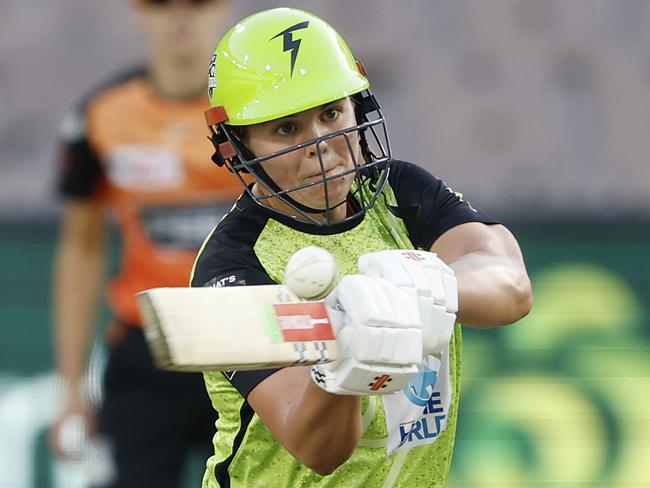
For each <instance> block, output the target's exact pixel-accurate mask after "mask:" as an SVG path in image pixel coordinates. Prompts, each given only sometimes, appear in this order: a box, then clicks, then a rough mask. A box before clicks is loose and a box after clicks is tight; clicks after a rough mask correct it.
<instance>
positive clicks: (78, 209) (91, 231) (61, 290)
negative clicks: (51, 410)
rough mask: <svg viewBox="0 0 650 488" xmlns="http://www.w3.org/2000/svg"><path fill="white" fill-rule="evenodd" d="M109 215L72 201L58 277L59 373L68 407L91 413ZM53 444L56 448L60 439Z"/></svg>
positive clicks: (59, 251)
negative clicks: (89, 367)
mask: <svg viewBox="0 0 650 488" xmlns="http://www.w3.org/2000/svg"><path fill="white" fill-rule="evenodd" d="M105 237H106V220H105V214H104V209H103V208H102V207H101V206H100V205H98V204H96V203H92V202H88V201H82V200H73V201H70V202H69V203H67V204H66V207H65V210H64V214H63V220H62V224H61V229H60V235H59V242H58V248H57V252H56V259H55V263H54V273H53V281H52V298H53V305H54V310H53V315H54V317H53V322H54V346H55V358H56V368H57V371H58V374H59V375H60V376H61V377H62V378H63V379H64V381H65V382H66V387H67V391H66V397H65V399H64V407H63V409H64V410H63V412H62V414H61V415H60V417H59V419H58V421H57V422H56V423H55V425H54V427H53V432H52V436H53V437H56V435H57V430H58V425H59V424H60V423H61V421H62V420H64V419H65V417H66V416H67V415H69V414H76V413H82V414H85V413H86V411H87V409H88V405H86V399H85V397H84V392H83V381H82V380H83V376H84V372H85V370H86V364H87V359H88V354H89V349H90V344H91V341H92V336H93V324H94V322H95V313H96V311H97V306H98V302H99V297H100V291H101V285H102V282H103V275H104V258H105V252H106V250H105V248H106V244H105V241H106V239H105ZM53 444H54V446H53V447H55V450H56V442H54V439H53Z"/></svg>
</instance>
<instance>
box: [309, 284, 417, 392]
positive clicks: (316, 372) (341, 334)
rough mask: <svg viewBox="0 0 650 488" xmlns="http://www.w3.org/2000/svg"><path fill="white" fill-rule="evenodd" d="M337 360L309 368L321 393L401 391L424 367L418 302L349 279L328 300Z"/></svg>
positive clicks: (385, 286) (381, 286) (392, 287)
mask: <svg viewBox="0 0 650 488" xmlns="http://www.w3.org/2000/svg"><path fill="white" fill-rule="evenodd" d="M326 303H327V305H328V307H329V308H330V318H331V320H332V322H333V325H334V328H335V331H336V341H337V346H338V350H339V359H338V360H337V361H334V362H333V363H329V364H319V365H316V366H314V367H313V368H312V379H313V380H314V382H315V383H316V384H317V385H319V386H320V387H321V388H323V389H325V390H326V391H329V392H331V393H338V394H356V395H367V394H379V393H390V392H394V391H398V390H401V389H402V388H404V387H405V386H406V385H408V382H409V381H410V379H411V378H412V377H413V375H414V374H416V373H417V372H418V369H417V365H418V364H419V363H420V362H421V361H422V330H421V325H420V319H419V312H418V307H417V304H416V301H415V300H414V298H413V297H411V296H409V294H408V293H405V292H404V291H402V290H399V289H398V288H397V287H396V286H395V285H393V284H392V283H390V282H388V281H386V280H383V279H381V278H372V277H369V276H363V275H349V276H345V277H343V279H341V281H340V283H339V285H338V286H337V287H336V289H335V290H334V291H333V292H332V293H331V294H330V296H328V298H327V300H326Z"/></svg>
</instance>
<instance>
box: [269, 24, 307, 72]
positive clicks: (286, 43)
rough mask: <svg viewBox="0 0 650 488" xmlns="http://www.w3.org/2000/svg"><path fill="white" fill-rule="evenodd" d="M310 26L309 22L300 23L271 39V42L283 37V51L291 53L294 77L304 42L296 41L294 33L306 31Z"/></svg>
mask: <svg viewBox="0 0 650 488" xmlns="http://www.w3.org/2000/svg"><path fill="white" fill-rule="evenodd" d="M308 26H309V21H308V20H307V21H305V22H299V23H297V24H296V25H292V26H291V27H289V28H288V29H285V30H283V31H282V32H278V33H277V34H276V35H274V36H273V37H271V39H269V41H272V40H273V39H276V38H278V37H280V36H282V39H283V51H284V52H285V53H286V52H287V51H291V76H293V68H294V67H295V65H296V59H298V51H299V50H300V43H301V42H302V39H294V38H293V33H294V31H297V30H300V29H306V28H307V27H308Z"/></svg>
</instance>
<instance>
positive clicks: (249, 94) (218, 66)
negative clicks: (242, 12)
mask: <svg viewBox="0 0 650 488" xmlns="http://www.w3.org/2000/svg"><path fill="white" fill-rule="evenodd" d="M369 86H370V83H369V82H368V79H367V78H366V75H365V71H364V69H363V67H362V66H361V64H360V63H358V62H357V61H355V59H354V56H353V55H352V53H351V51H350V48H349V47H348V45H347V43H346V42H345V40H344V39H343V38H342V37H341V36H340V34H339V33H338V32H337V31H336V30H334V28H333V27H332V26H330V25H329V24H328V23H326V22H325V21H323V20H322V19H320V18H319V17H317V16H315V15H314V14H311V13H309V12H305V11H303V10H298V9H293V8H275V9H270V10H264V11H261V12H258V13H256V14H253V15H251V16H249V17H247V18H245V19H243V20H241V21H240V22H239V23H237V24H236V25H234V26H233V27H232V28H231V29H230V30H229V31H228V32H227V33H226V34H225V35H224V37H223V38H222V39H221V41H220V42H219V44H218V45H217V47H216V49H215V51H214V53H213V55H212V59H211V61H210V67H209V72H208V96H209V99H210V106H211V108H210V109H208V110H206V112H205V115H206V121H207V122H208V126H209V127H210V130H211V137H210V139H211V141H212V143H213V144H214V146H215V154H214V155H213V157H212V160H213V161H214V162H215V163H216V164H217V165H219V166H223V165H226V166H227V167H228V169H230V170H231V171H232V172H234V173H235V174H236V175H237V176H239V177H240V179H241V181H242V183H243V184H244V188H245V189H246V191H247V193H248V194H249V195H250V196H251V198H253V199H254V200H255V201H256V203H258V204H260V205H262V206H264V207H268V208H269V209H270V210H272V211H273V212H274V213H276V214H277V213H281V214H283V215H284V217H290V218H291V219H294V220H295V219H297V220H300V221H302V222H305V223H308V224H315V225H316V226H318V227H322V226H331V225H332V224H333V223H332V222H329V219H325V223H323V221H322V220H319V219H315V218H313V217H312V215H313V214H315V213H323V212H325V213H327V209H325V211H324V210H323V209H312V208H308V207H305V206H304V205H302V204H300V203H299V202H297V201H295V200H294V199H293V198H292V197H291V192H292V191H297V190H300V189H301V187H298V188H291V189H286V188H283V189H281V188H279V187H278V186H277V185H276V184H275V182H274V181H273V180H271V179H270V178H269V177H268V175H267V174H266V173H265V172H264V170H263V168H262V165H261V164H260V163H262V162H264V161H266V160H269V159H271V158H272V157H276V156H279V155H281V154H285V153H287V152H290V151H292V150H296V149H297V148H298V147H297V146H293V147H289V148H287V149H286V150H283V151H281V152H280V153H274V154H272V155H268V156H264V157H256V156H255V155H253V154H252V152H251V151H250V150H248V148H247V147H245V146H244V144H243V143H242V142H241V141H240V140H239V138H238V137H237V136H236V135H235V132H233V128H234V127H240V126H247V125H252V124H258V123H262V122H267V121H270V120H274V119H278V118H282V117H286V116H288V115H292V114H295V113H298V112H302V111H305V110H309V109H312V108H314V107H319V106H322V105H325V104H328V103H330V102H334V101H336V100H339V99H342V98H345V97H352V98H353V100H354V102H355V113H356V116H357V124H358V125H356V126H354V127H351V128H349V129H345V130H342V131H337V132H333V133H331V134H327V135H325V136H322V137H320V138H318V139H315V140H313V141H306V142H305V143H301V144H299V145H298V146H300V147H304V146H305V145H311V144H315V145H316V146H317V147H318V144H319V143H322V142H323V141H324V140H326V139H328V138H330V137H337V136H341V135H343V136H344V137H346V138H347V135H346V134H349V133H350V132H358V133H359V136H360V137H359V139H360V145H361V150H362V153H363V156H364V159H365V160H364V161H359V162H356V160H355V172H356V173H357V175H356V178H355V184H354V185H353V187H354V189H355V191H356V192H357V193H358V195H357V198H356V200H355V203H356V204H357V207H358V212H354V215H353V216H351V217H354V218H350V219H346V221H347V220H349V221H354V220H355V219H357V218H362V217H363V214H364V213H365V211H366V210H367V209H368V208H369V207H370V206H371V205H373V204H374V202H375V200H376V198H377V196H378V194H379V192H380V191H381V189H382V188H383V186H384V184H385V182H386V178H387V167H388V164H387V163H388V162H389V161H390V143H389V141H388V134H387V132H386V128H385V124H384V117H383V114H382V113H381V110H380V107H379V104H378V103H377V100H376V98H375V97H374V95H373V94H372V93H371V92H370V90H369ZM380 128H381V130H380ZM367 133H368V134H367ZM382 136H383V138H382ZM371 138H374V139H372V140H373V141H374V143H373V144H370V143H369V139H371ZM350 150H351V152H352V149H350ZM319 157H320V156H319ZM321 164H322V160H321ZM241 173H249V174H251V175H252V176H253V177H254V178H255V180H256V182H257V183H259V184H261V185H263V186H264V188H266V190H267V191H268V192H270V193H272V194H273V195H275V196H277V197H278V198H280V199H282V200H283V201H285V203H287V204H288V205H289V206H290V207H292V208H293V209H294V210H295V212H291V215H289V214H287V213H286V212H281V211H279V210H276V209H273V208H270V207H269V206H268V205H267V204H266V203H265V202H264V201H262V200H261V199H259V198H257V197H255V195H253V194H252V192H251V191H250V188H249V186H248V185H247V181H246V180H245V179H242V178H241V176H242V175H241ZM323 178H325V176H323ZM370 180H372V184H371V186H372V188H373V191H372V193H373V194H372V195H370V196H369V192H368V190H367V189H366V190H365V191H364V190H363V188H365V187H367V186H368V183H369V182H370ZM323 184H324V185H325V188H326V182H323ZM352 197H354V195H352ZM353 199H354V198H353ZM359 200H361V201H359ZM310 214H311V215H310ZM337 231H338V230H337Z"/></svg>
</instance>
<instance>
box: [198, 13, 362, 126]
mask: <svg viewBox="0 0 650 488" xmlns="http://www.w3.org/2000/svg"><path fill="white" fill-rule="evenodd" d="M212 67H214V68H212ZM210 71H211V73H210V75H211V76H210V79H209V83H208V95H209V97H210V105H211V106H213V107H216V106H219V105H221V106H223V107H224V109H225V111H226V113H227V114H228V121H227V123H228V124H229V125H249V124H257V123H259V122H266V121H267V120H273V119H277V118H280V117H284V116H286V115H290V114H294V113H297V112H302V111H303V110H307V109H310V108H313V107H317V106H319V105H323V104H325V103H329V102H332V101H334V100H338V99H340V98H344V97H346V96H349V95H352V94H354V93H358V92H360V91H362V90H365V89H367V88H368V86H369V83H368V80H367V79H366V77H365V76H364V75H363V74H362V73H361V72H360V70H359V68H358V66H357V64H356V62H355V60H354V57H353V56H352V53H351V52H350V49H349V48H348V46H347V44H346V43H345V41H344V40H343V38H342V37H341V36H340V35H339V34H338V32H336V31H335V30H334V29H333V28H332V27H331V26H330V25H329V24H327V23H326V22H324V21H323V20H321V19H320V18H318V17H316V16H315V15H313V14H310V13H307V12H304V11H302V10H296V9H291V8H277V9H272V10H265V11H262V12H259V13H257V14H254V15H252V16H250V17H248V18H246V19H244V20H242V21H241V22H239V23H238V24H237V25H235V26H234V27H232V28H231V29H230V30H229V31H228V33H227V34H226V35H225V36H224V37H223V38H222V39H221V42H219V45H218V46H217V48H216V50H215V51H214V54H213V59H212V63H211V68H210Z"/></svg>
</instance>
